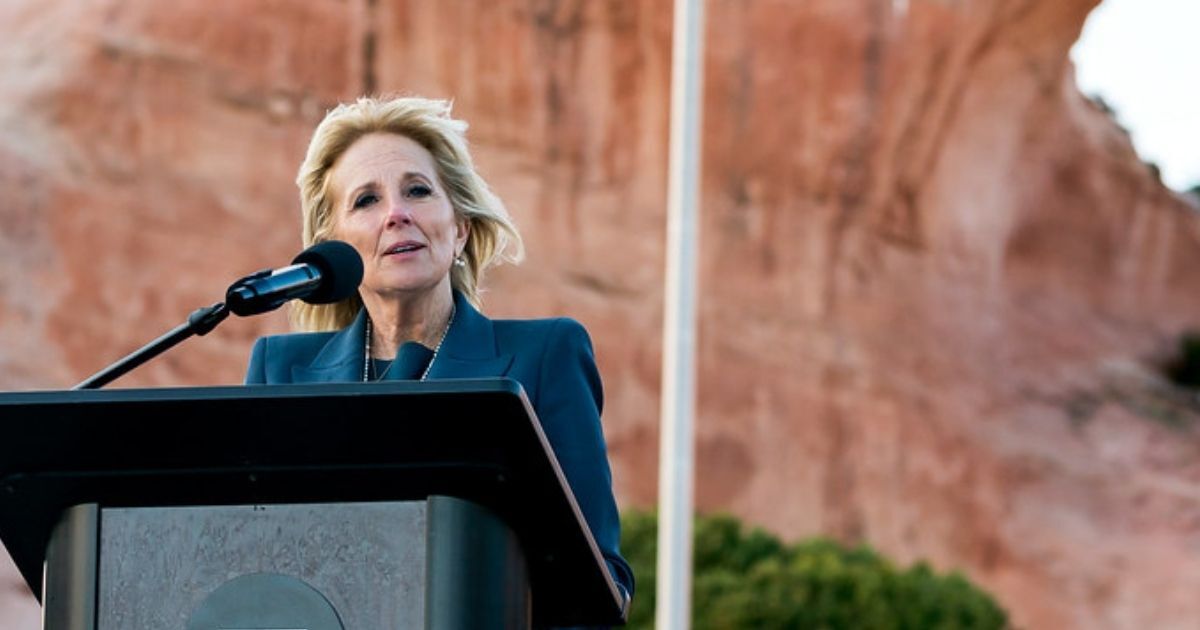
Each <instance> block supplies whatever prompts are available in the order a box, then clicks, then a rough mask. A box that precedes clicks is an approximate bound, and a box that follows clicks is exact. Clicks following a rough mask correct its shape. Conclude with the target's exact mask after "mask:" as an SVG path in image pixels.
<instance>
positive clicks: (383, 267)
mask: <svg viewBox="0 0 1200 630" xmlns="http://www.w3.org/2000/svg"><path fill="white" fill-rule="evenodd" d="M329 177H330V195H331V196H332V202H333V213H334V229H333V236H334V238H337V239H340V240H343V241H346V242H347V243H349V244H350V245H352V246H353V247H354V249H356V250H358V253H359V255H360V256H362V259H363V281H362V287H361V290H362V291H363V292H373V293H375V294H378V295H379V296H381V297H385V298H386V297H406V296H408V297H411V296H414V295H416V294H420V293H424V292H427V291H430V290H433V289H437V288H440V287H443V286H444V287H445V288H447V289H448V288H449V286H450V266H451V265H453V264H454V258H455V256H457V255H458V253H459V252H461V251H462V248H463V246H464V245H465V244H466V242H467V231H468V224H467V221H466V220H465V219H459V218H457V217H456V216H455V214H454V208H453V207H452V206H451V205H450V200H449V198H448V197H447V196H446V192H445V189H444V188H443V187H442V183H441V181H440V180H439V179H438V176H437V170H436V169H435V167H434V161H433V156H432V155H431V154H430V153H429V151H427V150H426V149H425V147H422V146H421V145H419V144H417V143H416V142H414V141H413V140H410V139H409V138H406V137H404V136H401V135H397V134H391V133H373V134H370V135H366V136H363V137H362V138H359V139H358V140H357V141H355V142H354V144H352V145H350V148H349V149H347V150H346V152H345V153H343V154H342V156H341V157H340V158H338V160H337V162H336V163H335V164H334V166H333V169H332V170H331V171H330V174H329Z"/></svg>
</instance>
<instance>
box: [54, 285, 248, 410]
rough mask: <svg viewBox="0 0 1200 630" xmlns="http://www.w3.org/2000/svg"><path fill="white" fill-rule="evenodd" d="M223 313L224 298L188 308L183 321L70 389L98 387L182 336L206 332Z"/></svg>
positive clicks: (165, 349)
mask: <svg viewBox="0 0 1200 630" xmlns="http://www.w3.org/2000/svg"><path fill="white" fill-rule="evenodd" d="M226 317H229V307H227V306H226V305H225V303H224V302H217V303H216V304H213V305H212V306H205V307H203V308H198V309H196V310H195V311H192V314H191V315H189V316H188V319H187V321H186V322H184V323H182V324H180V325H178V326H176V327H174V328H172V329H171V330H169V331H167V333H166V334H164V335H163V336H161V337H159V338H158V339H155V340H154V341H151V342H150V343H148V344H146V345H144V346H142V347H141V348H139V349H137V350H135V351H134V352H131V353H130V354H129V355H128V356H126V357H125V358H123V359H120V360H119V361H117V362H116V363H113V364H112V365H110V366H108V367H106V368H104V369H103V370H100V371H99V372H96V373H95V374H93V375H91V376H89V377H88V378H87V379H86V380H84V381H83V382H81V383H79V384H78V385H76V386H75V387H72V388H71V389H100V388H101V387H104V386H105V385H107V384H109V383H111V382H113V381H115V380H116V379H118V378H120V377H121V376H123V375H124V374H126V373H127V372H129V371H131V370H133V369H134V368H136V367H138V366H139V365H141V364H143V363H145V362H147V361H149V360H150V359H153V358H154V357H156V356H158V355H160V354H162V353H164V352H166V351H167V350H170V349H171V348H172V347H174V346H176V345H177V344H179V342H181V341H183V340H184V339H187V338H188V337H191V336H192V335H200V336H203V335H206V334H208V333H209V332H211V331H212V329H213V328H216V327H217V324H220V323H221V322H222V321H224V320H225V318H226Z"/></svg>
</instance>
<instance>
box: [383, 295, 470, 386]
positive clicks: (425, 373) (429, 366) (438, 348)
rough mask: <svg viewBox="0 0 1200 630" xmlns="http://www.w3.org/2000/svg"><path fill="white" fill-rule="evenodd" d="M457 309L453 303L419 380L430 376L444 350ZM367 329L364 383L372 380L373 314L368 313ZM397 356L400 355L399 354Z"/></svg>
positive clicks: (385, 371)
mask: <svg viewBox="0 0 1200 630" xmlns="http://www.w3.org/2000/svg"><path fill="white" fill-rule="evenodd" d="M457 311H458V307H457V305H455V304H451V305H450V319H448V320H446V327H445V328H443V329H442V336H441V337H439V338H438V342H437V345H436V346H434V347H433V356H431V357H429V363H428V364H427V365H426V366H425V371H423V372H421V378H420V379H419V380H422V381H423V380H425V379H426V378H428V376H429V370H431V369H433V363H434V361H437V358H438V352H440V351H441V350H442V343H444V342H445V341H446V335H447V334H449V332H450V325H451V324H453V323H454V315H455V313H456V312H457ZM366 329H367V334H366V335H365V337H366V341H365V342H364V343H363V373H362V380H363V382H364V383H366V382H369V381H370V380H371V316H370V315H367V326H366ZM397 356H399V355H397ZM392 361H393V362H394V361H395V359H392ZM388 368H389V369H390V368H391V366H388ZM386 373H387V370H384V374H386ZM379 376H380V378H382V377H383V374H380V375H379Z"/></svg>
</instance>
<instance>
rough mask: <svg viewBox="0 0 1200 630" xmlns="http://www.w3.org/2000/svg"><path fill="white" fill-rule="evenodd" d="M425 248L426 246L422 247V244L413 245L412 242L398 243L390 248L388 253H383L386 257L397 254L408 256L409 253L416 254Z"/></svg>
mask: <svg viewBox="0 0 1200 630" xmlns="http://www.w3.org/2000/svg"><path fill="white" fill-rule="evenodd" d="M424 247H425V246H424V245H422V244H421V243H412V242H408V243H396V244H395V245H392V246H391V247H389V248H388V249H387V251H385V252H383V254H384V255H385V256H392V255H397V254H407V253H409V252H415V251H417V250H418V249H423V248H424Z"/></svg>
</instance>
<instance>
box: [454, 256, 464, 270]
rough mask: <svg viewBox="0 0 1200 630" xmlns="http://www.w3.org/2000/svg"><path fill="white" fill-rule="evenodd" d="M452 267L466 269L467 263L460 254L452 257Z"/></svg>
mask: <svg viewBox="0 0 1200 630" xmlns="http://www.w3.org/2000/svg"><path fill="white" fill-rule="evenodd" d="M454 266H455V267H466V266H467V261H466V259H465V258H463V257H462V254H459V255H457V256H455V257H454Z"/></svg>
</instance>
